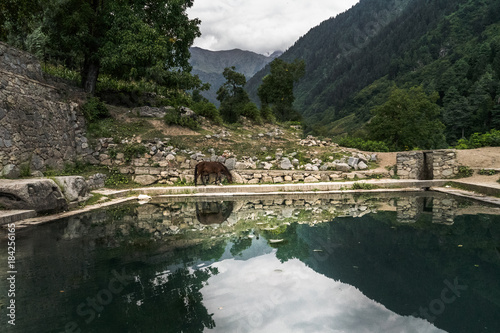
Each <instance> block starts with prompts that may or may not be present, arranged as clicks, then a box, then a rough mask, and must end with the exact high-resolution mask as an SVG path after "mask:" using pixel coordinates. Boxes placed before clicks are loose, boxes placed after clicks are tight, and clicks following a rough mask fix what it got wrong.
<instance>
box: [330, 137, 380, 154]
mask: <svg viewBox="0 0 500 333" xmlns="http://www.w3.org/2000/svg"><path fill="white" fill-rule="evenodd" d="M337 143H338V144H339V145H340V146H342V147H348V148H356V149H360V150H364V151H378V152H388V151H390V150H389V147H387V145H386V144H385V142H382V141H373V140H363V139H361V138H353V137H348V136H345V137H342V138H340V140H338V142H337Z"/></svg>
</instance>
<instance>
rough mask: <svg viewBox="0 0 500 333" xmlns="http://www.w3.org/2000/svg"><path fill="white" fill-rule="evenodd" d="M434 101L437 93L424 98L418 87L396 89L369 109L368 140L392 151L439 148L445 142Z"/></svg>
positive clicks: (420, 88)
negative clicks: (380, 142) (382, 144)
mask: <svg viewBox="0 0 500 333" xmlns="http://www.w3.org/2000/svg"><path fill="white" fill-rule="evenodd" d="M437 99H438V94H437V93H433V94H431V95H427V94H426V93H425V92H424V90H423V88H422V87H421V86H418V87H413V88H411V89H409V90H405V89H399V88H395V89H394V90H393V91H392V92H391V95H390V97H389V99H388V100H387V102H385V103H384V104H383V105H381V106H378V107H375V108H374V109H373V110H372V112H373V115H374V116H373V118H372V119H371V122H370V123H369V124H368V129H369V132H370V138H371V139H373V140H378V141H384V142H386V143H387V144H388V145H389V146H390V147H392V148H393V149H394V150H411V149H413V148H417V147H418V148H423V149H431V148H438V147H440V146H441V145H443V144H444V142H445V141H444V134H443V130H444V125H443V123H441V121H440V120H439V116H440V107H439V106H438V105H437V104H436V101H437Z"/></svg>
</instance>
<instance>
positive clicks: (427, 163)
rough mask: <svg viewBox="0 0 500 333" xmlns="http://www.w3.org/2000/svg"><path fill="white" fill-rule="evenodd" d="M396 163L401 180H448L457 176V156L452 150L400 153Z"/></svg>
mask: <svg viewBox="0 0 500 333" xmlns="http://www.w3.org/2000/svg"><path fill="white" fill-rule="evenodd" d="M396 163H397V175H398V176H399V178H401V179H448V178H453V177H454V176H456V175H457V174H458V162H457V154H456V151H455V150H452V149H443V150H433V151H424V152H422V151H412V152H401V153H398V154H397V157H396Z"/></svg>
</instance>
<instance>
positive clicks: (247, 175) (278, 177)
mask: <svg viewBox="0 0 500 333" xmlns="http://www.w3.org/2000/svg"><path fill="white" fill-rule="evenodd" d="M120 172H121V173H124V174H130V175H132V177H133V180H134V181H135V182H137V183H139V184H141V185H152V184H166V185H173V184H175V183H180V182H183V183H193V182H194V168H191V169H180V168H173V169H166V168H161V167H137V168H133V167H123V168H120ZM231 175H232V177H233V182H235V183H238V184H280V183H298V182H304V183H315V182H320V181H321V182H327V181H335V180H344V179H349V180H353V179H364V178H372V177H378V178H381V177H384V178H385V177H389V174H388V173H384V174H374V173H373V171H371V170H368V171H355V172H342V171H304V170H259V169H255V170H231ZM210 181H212V182H213V181H214V179H213V178H211V179H210ZM198 184H201V180H200V179H198Z"/></svg>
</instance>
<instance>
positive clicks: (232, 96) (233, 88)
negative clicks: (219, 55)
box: [217, 66, 260, 123]
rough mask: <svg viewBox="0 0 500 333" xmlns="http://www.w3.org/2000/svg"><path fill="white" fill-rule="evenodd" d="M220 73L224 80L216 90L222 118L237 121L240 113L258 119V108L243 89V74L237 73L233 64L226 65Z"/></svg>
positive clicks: (244, 80)
mask: <svg viewBox="0 0 500 333" xmlns="http://www.w3.org/2000/svg"><path fill="white" fill-rule="evenodd" d="M222 74H223V75H224V78H225V79H226V82H225V83H224V84H223V85H222V86H221V87H220V88H219V90H217V100H219V101H220V102H221V104H220V114H221V116H222V118H223V119H224V120H225V121H227V122H229V123H235V122H237V121H238V120H239V117H240V115H243V116H247V117H249V118H251V119H254V120H260V113H259V109H257V106H256V105H255V104H254V103H252V102H251V101H250V97H248V94H247V92H246V91H245V89H243V87H244V86H245V83H246V81H247V80H246V78H245V75H243V74H241V73H238V72H237V71H236V68H235V67H234V66H232V67H226V68H225V69H224V72H223V73H222Z"/></svg>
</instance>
